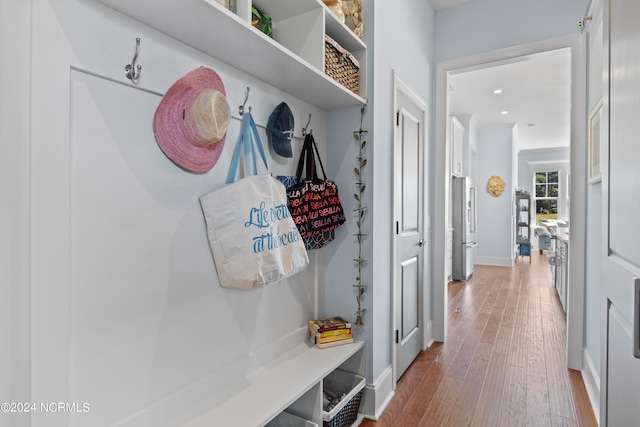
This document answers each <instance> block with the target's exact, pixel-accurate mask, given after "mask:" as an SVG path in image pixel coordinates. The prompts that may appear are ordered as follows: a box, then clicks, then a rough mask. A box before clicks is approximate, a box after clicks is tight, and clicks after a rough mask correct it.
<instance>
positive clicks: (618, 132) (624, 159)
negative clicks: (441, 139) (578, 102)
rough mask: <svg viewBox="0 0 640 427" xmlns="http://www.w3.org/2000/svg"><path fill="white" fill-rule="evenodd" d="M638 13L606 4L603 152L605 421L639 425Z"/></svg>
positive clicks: (635, 6) (631, 4) (635, 5)
mask: <svg viewBox="0 0 640 427" xmlns="http://www.w3.org/2000/svg"><path fill="white" fill-rule="evenodd" d="M607 15H609V19H607ZM637 16H640V2H635V1H624V0H610V1H609V2H608V4H607V5H606V6H605V20H604V22H605V46H608V48H609V61H610V63H609V67H608V73H607V72H605V75H608V76H609V85H608V94H607V86H606V85H605V97H604V103H603V105H604V115H603V123H604V124H605V127H604V130H605V132H601V134H602V135H605V138H606V135H607V132H606V130H607V128H608V135H609V144H608V150H607V149H606V148H607V144H606V142H605V143H604V149H603V150H602V154H603V156H601V158H602V159H603V160H602V161H603V163H602V166H603V181H602V184H603V202H604V203H603V205H604V206H603V208H604V212H603V218H604V220H605V223H604V224H603V228H604V230H605V237H606V238H605V239H604V242H606V244H607V247H606V250H605V252H604V265H603V289H604V294H605V296H606V299H605V306H604V307H603V308H604V313H605V314H604V318H603V320H604V322H605V323H604V325H606V331H605V336H604V340H603V343H604V344H605V346H604V347H605V348H604V349H603V357H602V360H603V362H602V366H601V378H602V388H601V395H602V396H601V403H600V406H601V413H600V417H601V420H600V425H606V426H609V427H617V426H630V425H637V423H638V420H639V419H640V388H638V384H640V359H639V358H640V307H639V305H640V279H638V278H639V277H640V246H639V245H638V241H640V228H638V227H636V226H635V224H636V223H637V220H638V211H640V187H638V185H637V182H638V172H637V167H638V165H637V163H638V162H637V160H638V158H640V145H639V144H638V142H637V124H636V122H637V119H638V116H639V115H640V98H639V97H638V96H633V95H637V94H638V93H639V92H640V28H639V27H638V25H637V19H636V17H637ZM605 56H606V55H605ZM605 70H607V68H605ZM607 112H608V113H609V114H607ZM607 120H608V124H607ZM607 158H608V159H607ZM607 160H608V162H607ZM603 408H604V410H603Z"/></svg>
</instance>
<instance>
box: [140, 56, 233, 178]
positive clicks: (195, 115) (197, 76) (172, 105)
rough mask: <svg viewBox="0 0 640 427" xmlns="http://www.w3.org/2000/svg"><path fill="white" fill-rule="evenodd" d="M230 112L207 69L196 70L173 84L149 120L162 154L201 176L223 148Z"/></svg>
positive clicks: (215, 76) (219, 82)
mask: <svg viewBox="0 0 640 427" xmlns="http://www.w3.org/2000/svg"><path fill="white" fill-rule="evenodd" d="M230 119H231V111H230V109H229V103H228V102H227V98H226V92H225V90H224V84H223V83H222V79H221V78H220V76H219V75H218V74H217V73H216V72H215V71H213V70H212V69H210V68H206V67H200V68H197V69H195V70H193V71H190V72H189V73H187V74H185V75H184V76H183V77H181V78H180V79H179V80H178V81H176V82H175V83H174V84H173V85H172V86H171V87H170V88H169V90H168V91H167V93H166V94H165V95H164V97H163V98H162V100H160V104H159V105H158V108H157V109H156V113H155V116H154V118H153V133H154V134H155V137H156V141H157V142H158V146H159V147H160V149H161V150H162V152H163V153H164V154H165V155H166V156H167V157H168V158H169V159H170V160H171V161H172V162H174V163H175V164H176V165H178V166H180V167H181V168H182V169H185V170H187V171H189V172H195V173H204V172H207V171H208V170H210V169H211V168H212V167H213V166H214V165H215V164H216V162H217V161H218V158H219V157H220V153H222V149H223V148H224V141H225V137H226V133H227V127H228V126H229V121H230Z"/></svg>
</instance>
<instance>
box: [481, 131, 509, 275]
mask: <svg viewBox="0 0 640 427" xmlns="http://www.w3.org/2000/svg"><path fill="white" fill-rule="evenodd" d="M512 132H513V126H510V125H506V126H495V127H486V128H481V129H479V131H478V181H479V182H478V183H477V185H478V261H477V263H478V264H488V265H503V266H504V265H511V264H512V259H513V250H514V249H513V248H514V242H513V239H512V232H513V230H512V228H513V227H512V217H513V212H514V209H515V208H514V202H513V200H514V198H513V188H514V183H513V181H512V174H513V167H514V165H513V161H512V156H513V134H512ZM493 175H497V176H499V177H501V178H502V180H503V181H504V182H505V184H506V186H505V189H504V192H503V193H502V195H500V196H499V197H493V196H492V195H490V194H489V193H488V192H487V191H486V189H485V186H486V184H487V181H488V180H489V178H491V176H493Z"/></svg>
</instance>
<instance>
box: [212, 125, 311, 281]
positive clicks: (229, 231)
mask: <svg viewBox="0 0 640 427" xmlns="http://www.w3.org/2000/svg"><path fill="white" fill-rule="evenodd" d="M252 133H253V135H254V137H255V144H256V146H257V147H258V151H259V152H260V155H261V157H262V160H263V162H264V164H265V166H266V165H267V162H266V157H265V154H264V149H263V148H262V144H261V142H260V138H259V136H258V131H257V129H256V127H255V123H254V122H253V118H252V117H251V113H245V114H244V116H243V120H242V133H241V134H240V137H239V139H238V144H237V145H236V149H235V152H234V154H233V160H232V162H231V168H230V170H229V176H228V177H227V185H225V186H223V187H221V188H219V189H217V190H214V191H212V192H210V193H208V194H205V195H203V196H201V197H200V205H201V206H202V212H203V214H204V218H205V222H206V225H207V235H208V238H209V243H210V245H211V251H212V253H213V259H214V262H215V264H216V270H217V271H218V279H219V280H220V284H221V285H222V286H224V287H227V288H257V287H263V286H266V285H268V284H270V283H274V282H277V281H278V280H280V279H283V278H285V277H289V276H291V275H293V274H296V273H298V272H299V271H301V270H302V269H304V268H305V267H306V266H307V264H309V257H308V255H307V251H306V249H305V246H304V242H303V240H302V237H301V236H300V233H299V232H298V229H297V228H296V225H295V223H294V222H293V219H292V218H291V214H290V213H289V209H288V208H287V194H286V190H285V188H284V185H282V183H280V182H279V181H278V180H277V179H275V178H273V177H272V176H271V175H270V174H261V175H259V174H258V172H257V165H256V153H255V149H254V148H253V143H252V140H251V134H252ZM241 150H242V151H243V152H244V165H245V170H246V169H247V168H248V166H252V167H253V175H248V176H245V177H244V178H242V179H239V180H237V181H235V182H234V179H235V175H236V172H237V169H238V163H239V158H240V151H241Z"/></svg>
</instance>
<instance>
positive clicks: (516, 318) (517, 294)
mask: <svg viewBox="0 0 640 427" xmlns="http://www.w3.org/2000/svg"><path fill="white" fill-rule="evenodd" d="M533 252H534V253H533V254H532V257H531V263H529V259H528V258H527V257H525V258H524V259H519V261H518V263H517V265H516V266H515V267H513V268H508V267H490V266H476V269H475V273H474V275H473V276H472V278H471V280H469V281H468V282H466V283H465V282H451V283H449V330H448V339H447V342H446V343H435V344H434V345H432V346H431V347H430V348H429V349H427V350H425V351H423V352H422V353H421V354H420V355H419V356H418V358H417V359H416V360H415V361H414V362H413V364H412V365H411V366H410V367H409V369H408V370H407V371H406V373H405V374H404V375H403V377H402V378H401V379H400V381H399V382H398V385H397V388H396V391H395V395H394V397H393V399H392V400H391V402H390V403H389V405H388V406H387V408H386V409H385V411H384V413H383V415H382V416H381V418H380V420H379V421H377V422H374V421H371V420H365V421H364V422H363V423H362V424H361V426H363V427H373V426H376V427H381V426H403V427H409V426H429V427H431V426H454V427H458V426H491V427H493V426H509V427H513V426H524V425H527V426H550V427H555V426H575V427H578V426H579V427H586V426H589V427H590V426H596V425H597V423H596V420H595V416H594V414H593V410H592V409H591V406H590V404H589V399H588V396H587V392H586V390H585V387H584V383H583V381H582V377H581V375H580V372H578V371H573V370H569V369H567V368H566V363H565V335H566V315H565V313H564V311H563V310H562V306H561V303H560V299H559V298H558V295H557V293H556V291H555V289H554V288H553V285H552V283H551V271H550V269H549V265H548V263H547V255H546V254H543V255H540V254H539V253H538V251H533Z"/></svg>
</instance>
